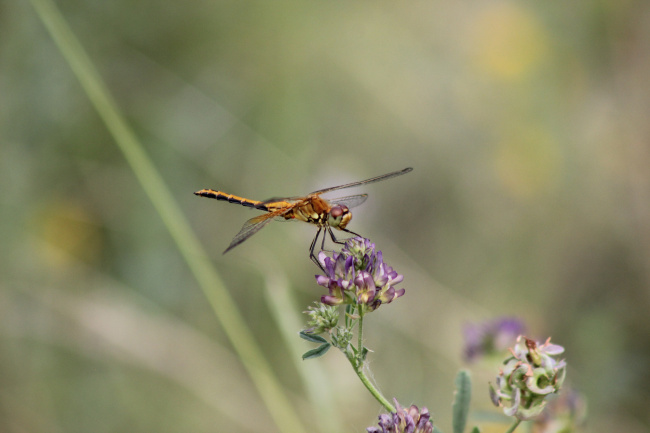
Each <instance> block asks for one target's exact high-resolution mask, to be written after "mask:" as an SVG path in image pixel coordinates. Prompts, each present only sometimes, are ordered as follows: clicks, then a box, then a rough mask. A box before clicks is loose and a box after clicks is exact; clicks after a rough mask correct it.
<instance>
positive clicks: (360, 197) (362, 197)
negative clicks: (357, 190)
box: [330, 194, 368, 209]
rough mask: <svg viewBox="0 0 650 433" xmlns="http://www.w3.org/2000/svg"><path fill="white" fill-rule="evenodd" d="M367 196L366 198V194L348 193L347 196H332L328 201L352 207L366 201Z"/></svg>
mask: <svg viewBox="0 0 650 433" xmlns="http://www.w3.org/2000/svg"><path fill="white" fill-rule="evenodd" d="M367 198H368V194H357V195H349V196H347V197H337V198H333V199H332V200H330V203H332V204H340V205H343V206H347V207H348V209H352V208H353V207H356V206H359V205H360V204H361V203H363V202H364V201H366V199H367Z"/></svg>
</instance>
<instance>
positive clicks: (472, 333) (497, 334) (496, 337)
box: [463, 317, 525, 362]
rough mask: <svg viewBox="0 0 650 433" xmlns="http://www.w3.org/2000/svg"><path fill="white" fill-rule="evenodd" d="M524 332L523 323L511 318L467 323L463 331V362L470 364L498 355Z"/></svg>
mask: <svg viewBox="0 0 650 433" xmlns="http://www.w3.org/2000/svg"><path fill="white" fill-rule="evenodd" d="M524 332H525V326H524V323H523V322H522V321H521V320H519V319H516V318H513V317H499V318H496V319H492V320H488V321H486V322H482V323H468V324H466V325H465V327H464V329H463V334H464V335H465V349H464V352H465V353H464V355H465V360H466V361H467V362H472V361H475V360H477V359H478V358H481V357H484V356H489V355H494V354H500V353H501V352H502V351H504V350H506V349H507V348H508V347H510V346H512V345H513V343H514V342H515V340H517V337H518V336H520V335H521V334H523V333H524Z"/></svg>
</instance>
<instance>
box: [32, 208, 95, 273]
mask: <svg viewBox="0 0 650 433" xmlns="http://www.w3.org/2000/svg"><path fill="white" fill-rule="evenodd" d="M34 222H35V223H36V225H35V231H36V232H37V234H38V235H39V237H40V238H41V239H43V240H44V241H45V242H46V243H47V244H48V246H50V247H51V248H44V249H43V250H42V252H43V255H44V259H45V260H46V261H47V262H49V263H50V264H51V265H53V266H65V265H68V264H69V263H70V262H72V261H78V260H81V261H83V262H86V263H88V262H91V263H92V262H94V261H95V260H96V259H97V258H98V257H99V255H100V252H101V247H102V235H101V230H100V225H99V224H98V222H97V221H96V220H95V218H93V216H92V215H91V214H90V213H89V212H87V211H86V210H85V209H84V208H83V207H82V206H80V205H79V204H76V203H53V204H50V205H48V206H47V207H45V208H44V209H42V210H41V212H39V214H38V215H37V216H36V218H35V221H34Z"/></svg>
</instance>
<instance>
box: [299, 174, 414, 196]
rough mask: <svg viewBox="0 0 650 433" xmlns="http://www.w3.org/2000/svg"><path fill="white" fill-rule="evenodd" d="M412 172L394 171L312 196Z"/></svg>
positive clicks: (323, 190) (316, 192)
mask: <svg viewBox="0 0 650 433" xmlns="http://www.w3.org/2000/svg"><path fill="white" fill-rule="evenodd" d="M411 171H413V168H411V167H408V168H405V169H404V170H400V171H394V172H392V173H386V174H382V175H381V176H377V177H371V178H370V179H366V180H360V181H358V182H352V183H346V184H345V185H339V186H333V187H331V188H325V189H319V190H318V191H314V192H312V193H311V194H310V195H313V194H324V193H326V192H330V191H336V190H337V189H343V188H352V187H353V186H359V185H366V184H368V183H374V182H379V181H381V180H386V179H390V178H392V177H396V176H401V175H403V174H406V173H409V172H411Z"/></svg>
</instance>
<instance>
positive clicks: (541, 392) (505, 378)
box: [490, 336, 566, 420]
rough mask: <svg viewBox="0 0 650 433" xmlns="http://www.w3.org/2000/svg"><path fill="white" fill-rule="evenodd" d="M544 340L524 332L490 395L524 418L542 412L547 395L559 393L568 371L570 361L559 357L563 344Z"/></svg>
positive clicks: (508, 412) (509, 412) (512, 413)
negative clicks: (541, 342)
mask: <svg viewBox="0 0 650 433" xmlns="http://www.w3.org/2000/svg"><path fill="white" fill-rule="evenodd" d="M550 340H551V339H550V338H549V339H548V340H546V342H545V343H544V344H541V345H539V344H537V343H536V342H535V341H534V340H531V339H529V338H526V337H522V336H520V337H519V338H518V339H517V343H516V344H515V346H514V347H513V348H512V349H510V352H511V354H512V356H510V357H509V358H508V359H506V360H505V362H504V366H503V368H502V369H501V371H500V372H499V376H497V378H496V387H494V386H492V384H490V397H491V399H492V402H493V403H494V405H495V406H500V407H503V412H504V413H505V414H506V415H508V416H514V417H516V418H518V419H520V420H528V419H531V418H534V417H536V416H537V415H539V414H540V413H541V412H542V410H543V409H544V407H545V406H546V403H547V397H548V396H549V395H551V394H554V393H557V392H558V391H559V390H560V388H561V386H562V383H563V382H564V377H565V375H566V362H564V360H558V359H556V356H557V355H560V354H561V353H563V352H564V348H563V347H562V346H558V345H556V344H551V342H550Z"/></svg>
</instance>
